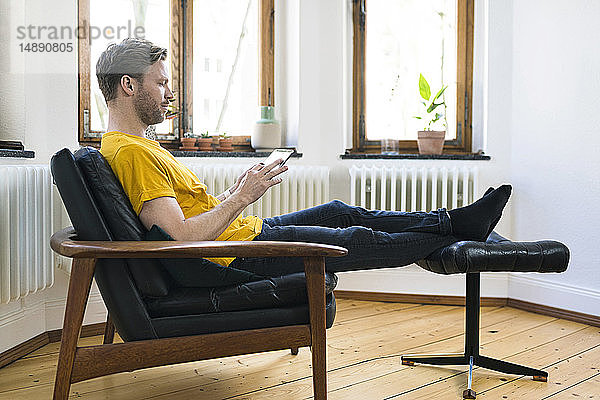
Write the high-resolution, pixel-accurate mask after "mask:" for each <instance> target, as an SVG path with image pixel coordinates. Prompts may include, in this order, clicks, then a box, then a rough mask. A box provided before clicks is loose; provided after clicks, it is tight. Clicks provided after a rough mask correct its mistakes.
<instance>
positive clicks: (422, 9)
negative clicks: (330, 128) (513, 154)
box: [350, 0, 473, 153]
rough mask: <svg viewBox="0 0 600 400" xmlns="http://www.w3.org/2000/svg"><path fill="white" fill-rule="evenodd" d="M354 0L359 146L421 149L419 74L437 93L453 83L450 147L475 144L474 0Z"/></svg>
mask: <svg viewBox="0 0 600 400" xmlns="http://www.w3.org/2000/svg"><path fill="white" fill-rule="evenodd" d="M368 7H369V9H368V12H367V0H353V16H352V17H353V79H352V85H353V100H352V129H353V135H352V138H353V139H352V142H353V143H352V149H351V150H350V151H351V152H356V153H377V152H379V151H380V149H381V140H382V139H386V138H392V139H396V140H398V141H399V148H400V150H401V152H415V151H416V150H417V144H416V136H417V131H419V130H423V129H424V123H423V120H419V119H417V118H415V117H417V116H421V115H422V114H423V108H424V106H423V105H422V104H421V97H420V95H419V76H420V75H421V74H422V75H423V76H424V77H425V79H426V80H427V81H428V82H429V85H430V90H431V92H432V97H433V96H434V95H435V94H436V93H437V92H438V90H439V89H441V88H442V87H445V86H447V88H446V90H445V91H444V92H443V94H442V95H441V97H440V99H442V100H444V103H445V107H444V106H440V107H439V110H440V111H441V109H442V108H444V111H445V112H444V113H442V114H444V117H442V118H440V119H439V121H438V122H437V123H436V124H434V125H432V127H431V128H432V129H436V128H437V129H438V130H446V141H445V144H444V151H445V152H447V153H453V152H454V153H456V152H460V153H464V152H470V151H471V113H470V99H471V98H472V97H471V93H472V70H473V62H472V59H473V0H368Z"/></svg>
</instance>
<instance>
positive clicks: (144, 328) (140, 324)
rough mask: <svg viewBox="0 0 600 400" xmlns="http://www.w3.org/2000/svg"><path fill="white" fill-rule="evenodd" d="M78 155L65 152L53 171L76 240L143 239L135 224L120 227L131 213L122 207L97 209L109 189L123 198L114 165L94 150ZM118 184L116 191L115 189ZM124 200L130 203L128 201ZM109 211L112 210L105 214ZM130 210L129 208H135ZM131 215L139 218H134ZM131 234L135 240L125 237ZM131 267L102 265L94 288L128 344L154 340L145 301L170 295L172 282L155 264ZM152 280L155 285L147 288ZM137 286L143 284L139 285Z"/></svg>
mask: <svg viewBox="0 0 600 400" xmlns="http://www.w3.org/2000/svg"><path fill="white" fill-rule="evenodd" d="M76 155H77V161H76V159H75V157H73V154H71V152H70V151H69V150H68V149H63V150H61V151H59V152H57V153H56V154H55V155H54V156H53V157H52V160H51V162H50V166H51V170H52V176H53V178H54V182H55V184H56V186H57V188H58V191H59V193H60V196H61V198H62V200H63V203H64V204H65V207H66V209H67V213H68V214H69V218H70V219H71V223H72V224H73V227H74V228H75V231H76V232H77V236H78V238H79V239H81V240H126V239H128V240H139V239H140V238H139V237H133V233H134V232H135V230H134V227H133V222H132V219H130V220H129V221H128V223H122V222H123V220H122V219H121V220H119V218H123V217H124V215H126V214H127V213H126V212H125V211H123V210H122V207H121V206H120V205H118V206H117V205H108V204H107V203H109V202H110V201H109V200H106V199H104V200H102V206H104V208H102V207H99V205H98V203H97V199H99V198H100V196H101V193H102V192H103V190H104V189H105V188H106V189H109V190H112V189H115V187H118V188H120V190H121V193H122V190H123V189H122V188H121V186H120V184H119V182H118V180H116V177H115V176H114V174H113V173H112V170H111V169H110V166H108V164H107V163H106V161H105V160H104V158H102V156H101V155H100V153H99V152H97V151H96V150H93V149H80V150H79V151H78V152H77V153H76ZM115 183H116V185H118V186H115ZM99 186H100V188H99ZM117 193H118V191H117ZM123 196H124V193H123ZM117 197H118V196H117ZM112 200H114V199H112ZM125 200H126V201H128V200H127V197H126V196H125ZM120 204H122V202H121V203H120ZM109 206H110V208H108V209H107V207H109ZM111 208H112V210H111ZM129 208H130V209H131V205H129ZM131 212H133V211H131ZM108 215H110V217H108ZM133 216H134V217H135V214H133ZM117 222H119V223H122V225H123V226H125V225H127V226H126V227H124V228H123V230H120V229H115V228H117V226H115V225H119V223H117ZM138 223H139V221H138ZM128 230H130V234H132V237H127V233H126V232H127V231H128ZM148 261H151V262H148ZM128 263H129V260H128V261H127V262H125V261H124V260H122V259H101V260H98V264H97V267H96V273H95V278H96V283H97V284H98V287H99V288H100V292H101V293H102V298H103V300H104V302H105V304H106V306H107V308H108V310H109V312H110V313H111V318H112V319H113V321H114V324H115V326H116V328H117V330H118V332H119V334H120V335H121V336H122V337H123V339H124V340H142V339H153V338H156V337H157V335H156V332H155V331H154V329H153V327H152V324H151V322H150V317H149V315H148V313H147V311H146V306H145V304H144V301H143V296H152V295H165V294H166V293H168V289H169V282H168V279H167V278H166V277H165V275H166V273H165V272H164V271H162V267H161V266H160V264H158V262H157V261H154V260H143V261H142V260H136V261H133V262H132V263H131V264H132V265H133V267H132V265H131V264H130V265H128ZM153 263H155V264H153ZM142 273H143V277H144V279H142V277H141V276H138V277H136V276H135V274H137V275H141V274H142ZM149 277H150V278H152V279H149ZM149 280H152V282H151V283H145V281H146V282H147V281H149ZM138 282H140V284H139V285H138Z"/></svg>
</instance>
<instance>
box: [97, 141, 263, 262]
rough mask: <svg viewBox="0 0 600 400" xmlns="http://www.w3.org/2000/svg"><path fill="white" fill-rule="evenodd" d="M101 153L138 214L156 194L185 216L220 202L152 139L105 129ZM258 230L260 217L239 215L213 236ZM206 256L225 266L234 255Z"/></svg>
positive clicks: (247, 235) (235, 236)
mask: <svg viewBox="0 0 600 400" xmlns="http://www.w3.org/2000/svg"><path fill="white" fill-rule="evenodd" d="M100 153H102V155H103V156H104V158H106V160H107V161H108V163H109V164H110V166H111V168H112V170H113V172H114V173H115V175H116V176H117V178H118V179H119V181H120V182H121V185H123V189H124V190H125V193H126V194H127V197H129V200H130V201H131V204H132V205H133V209H134V210H135V212H136V213H137V214H138V215H139V213H140V211H141V210H142V205H143V204H144V202H145V201H149V200H153V199H156V198H158V197H165V196H166V197H174V198H175V199H176V200H177V203H178V204H179V207H181V210H182V211H183V215H184V216H185V218H190V217H193V216H195V215H199V214H202V213H204V212H206V211H209V210H210V209H212V208H214V207H215V206H216V205H217V204H219V203H220V201H219V200H218V199H217V198H216V197H215V196H213V195H211V194H209V193H207V192H206V185H204V184H203V183H202V182H200V180H199V179H198V177H196V175H194V173H193V172H192V171H190V170H189V169H188V168H187V167H186V166H185V165H183V164H182V163H180V162H179V161H178V160H177V159H176V158H175V157H173V155H172V154H171V153H169V152H168V151H167V150H165V149H164V148H162V147H161V146H160V144H159V143H158V142H156V141H154V140H151V139H147V138H142V137H139V136H135V135H130V134H127V133H122V132H107V133H105V134H104V135H103V136H102V144H101V147H100ZM261 231H262V219H260V218H258V217H255V216H248V217H242V216H241V215H239V216H238V217H237V218H236V219H235V221H233V222H232V223H231V225H229V226H228V227H227V229H225V232H223V233H222V234H221V235H219V237H218V238H217V239H216V240H252V239H254V238H255V237H256V236H258V234H260V232H261ZM209 260H211V261H213V262H216V263H218V264H221V265H224V266H227V265H229V264H230V263H231V262H232V261H233V260H234V258H209Z"/></svg>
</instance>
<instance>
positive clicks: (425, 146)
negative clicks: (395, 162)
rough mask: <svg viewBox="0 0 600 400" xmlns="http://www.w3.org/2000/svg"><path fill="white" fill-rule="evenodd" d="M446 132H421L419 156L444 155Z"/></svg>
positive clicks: (419, 134)
mask: <svg viewBox="0 0 600 400" xmlns="http://www.w3.org/2000/svg"><path fill="white" fill-rule="evenodd" d="M445 136H446V131H419V132H418V136H417V146H419V154H442V151H443V150H444V137H445Z"/></svg>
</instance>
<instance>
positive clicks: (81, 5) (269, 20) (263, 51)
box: [77, 0, 275, 149]
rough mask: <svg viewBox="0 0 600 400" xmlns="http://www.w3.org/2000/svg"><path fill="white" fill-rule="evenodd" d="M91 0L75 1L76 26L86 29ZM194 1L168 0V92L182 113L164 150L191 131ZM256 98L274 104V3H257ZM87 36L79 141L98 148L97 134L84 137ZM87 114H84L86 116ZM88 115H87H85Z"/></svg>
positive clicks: (81, 52)
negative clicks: (169, 79)
mask: <svg viewBox="0 0 600 400" xmlns="http://www.w3.org/2000/svg"><path fill="white" fill-rule="evenodd" d="M90 1H91V0H77V4H78V7H77V19H78V26H89V21H90ZM193 4H194V2H193V0H171V1H170V7H171V29H170V36H171V38H170V40H171V81H172V84H171V89H172V90H173V91H174V92H176V93H177V97H176V100H175V101H176V105H177V108H178V109H179V110H180V111H181V114H180V115H179V116H177V117H175V118H174V120H173V132H172V134H173V135H174V136H175V139H168V140H159V142H160V143H161V144H162V145H163V146H164V147H166V148H171V149H176V148H178V147H179V138H181V137H182V136H183V132H187V131H190V130H191V128H192V126H191V124H192V121H193V110H194V107H193V87H194V86H193V59H194V46H193V44H194V29H193V19H194V10H193ZM259 15H260V17H259V36H260V40H259V45H258V46H259V49H258V51H259V57H258V59H259V76H258V85H259V98H258V99H257V100H258V103H259V104H258V105H261V106H262V105H269V103H270V105H275V6H274V0H259ZM90 40H91V38H88V37H87V34H86V35H85V36H84V37H82V38H78V40H77V54H78V59H79V62H78V89H79V90H78V92H79V108H78V120H79V129H78V132H79V133H78V138H79V143H80V144H81V145H86V146H94V147H99V146H100V139H101V138H100V134H101V133H102V132H100V131H93V132H91V133H92V134H96V135H97V136H89V135H86V133H87V132H89V131H90V123H91V122H90V117H89V112H90V109H91V108H90V105H91V104H90V103H91V99H90V82H91V81H90V79H92V77H91V68H90V67H91V60H90V58H91V52H90ZM184 82H185V85H184V84H183V83H184ZM86 111H87V113H86ZM86 114H87V115H86Z"/></svg>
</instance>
